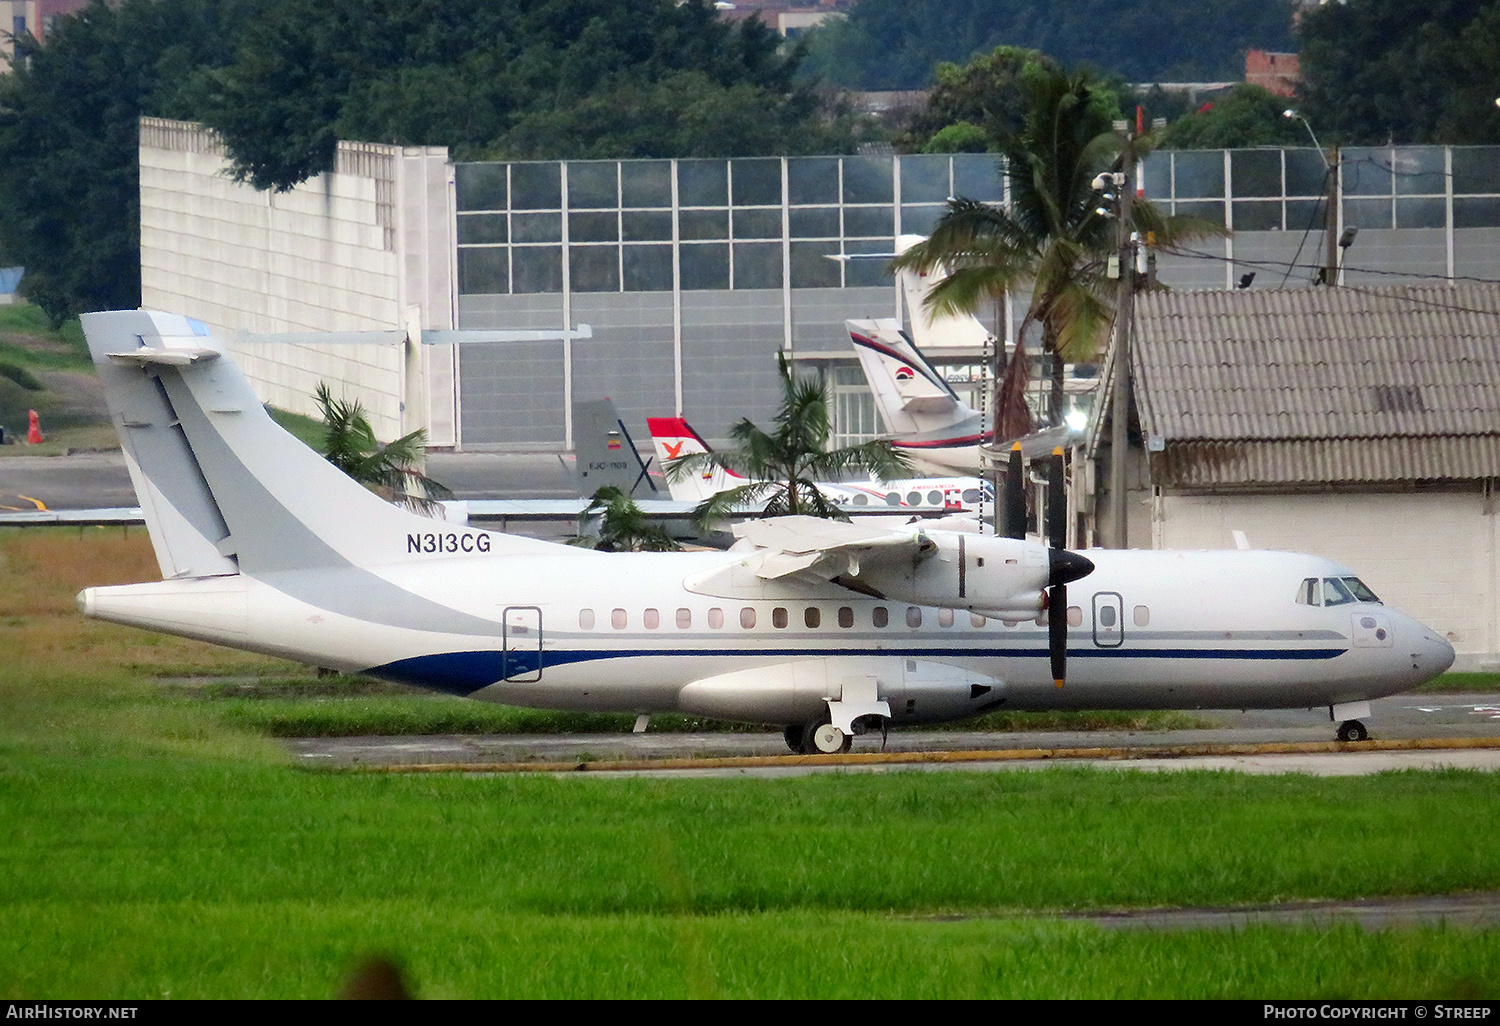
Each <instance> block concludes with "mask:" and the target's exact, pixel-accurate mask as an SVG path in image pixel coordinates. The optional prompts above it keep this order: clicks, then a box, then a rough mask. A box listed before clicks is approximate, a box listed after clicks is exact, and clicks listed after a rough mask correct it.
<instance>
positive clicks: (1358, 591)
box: [1343, 577, 1380, 603]
mask: <svg viewBox="0 0 1500 1026" xmlns="http://www.w3.org/2000/svg"><path fill="white" fill-rule="evenodd" d="M1343 580H1344V586H1345V587H1347V588H1348V589H1349V590H1350V591H1352V592H1353V593H1354V597H1355V598H1356V599H1358V600H1359V601H1361V602H1375V603H1379V602H1380V598H1379V597H1378V596H1377V595H1376V594H1375V593H1374V592H1373V591H1371V590H1370V589H1369V588H1367V587H1366V586H1365V582H1364V581H1361V580H1360V579H1359V578H1358V577H1345V578H1344V579H1343Z"/></svg>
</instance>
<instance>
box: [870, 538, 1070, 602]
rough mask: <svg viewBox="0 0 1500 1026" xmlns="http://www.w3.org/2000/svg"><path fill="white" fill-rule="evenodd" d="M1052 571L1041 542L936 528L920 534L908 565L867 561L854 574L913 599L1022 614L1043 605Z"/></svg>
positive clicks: (895, 596) (895, 594) (880, 588)
mask: <svg viewBox="0 0 1500 1026" xmlns="http://www.w3.org/2000/svg"><path fill="white" fill-rule="evenodd" d="M929 546H930V547H929ZM1051 574H1052V570H1051V562H1050V555H1049V550H1048V549H1047V547H1046V546H1044V545H1042V544H1041V543H1040V542H1034V541H1021V540H1019V539H1015V538H997V537H995V536H994V535H974V534H967V533H959V532H950V531H934V532H931V533H930V534H924V535H923V546H922V549H921V551H920V552H919V554H918V555H917V557H916V558H915V559H914V560H913V561H912V563H911V564H910V565H909V566H904V567H899V568H896V567H891V566H871V567H868V568H867V569H865V570H864V571H863V572H861V573H858V574H854V575H852V576H853V577H854V578H855V579H856V580H858V581H859V582H860V583H861V584H865V585H868V586H869V587H871V588H873V589H875V590H876V591H878V592H880V594H882V595H885V596H886V597H888V598H892V599H897V600H900V601H903V602H910V603H912V604H913V605H919V606H946V607H948V608H950V609H967V610H970V611H972V612H976V613H982V614H984V615H986V616H994V617H1000V618H1013V619H1021V620H1024V619H1031V618H1032V617H1034V616H1036V615H1037V613H1038V612H1040V611H1041V610H1042V608H1043V607H1044V604H1045V601H1046V599H1045V594H1046V588H1047V585H1048V583H1049V581H1050V579H1051Z"/></svg>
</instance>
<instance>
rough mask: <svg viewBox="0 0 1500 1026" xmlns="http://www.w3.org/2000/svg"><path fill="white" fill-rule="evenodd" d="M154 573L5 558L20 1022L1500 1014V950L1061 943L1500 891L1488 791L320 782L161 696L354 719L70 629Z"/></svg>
mask: <svg viewBox="0 0 1500 1026" xmlns="http://www.w3.org/2000/svg"><path fill="white" fill-rule="evenodd" d="M151 576H152V563H151V557H150V554H149V549H143V548H142V544H141V539H140V538H139V532H136V533H135V535H134V536H132V537H130V538H123V537H121V535H120V533H119V532H95V531H87V532H77V531H38V532H34V533H31V534H26V535H24V536H23V535H21V534H20V533H19V532H8V533H0V651H3V652H4V653H5V654H6V659H5V660H4V661H3V662H0V824H3V827H4V829H3V831H0V996H3V997H7V998H46V997H59V998H60V997H97V998H104V997H117V998H150V997H161V996H171V997H325V996H332V995H334V994H336V993H337V992H338V991H339V990H340V988H341V987H342V986H343V985H344V982H345V981H346V979H347V978H348V976H349V974H350V973H351V971H352V970H353V968H354V966H355V965H356V964H357V963H358V962H359V961H360V960H361V959H363V958H364V957H366V956H368V955H370V954H372V953H385V954H387V955H389V956H391V957H392V958H394V959H396V960H397V961H398V962H400V963H401V964H402V965H403V966H404V967H405V970H406V974H407V978H408V981H409V983H410V985H411V986H412V987H413V988H414V989H415V990H416V992H417V993H418V994H419V995H421V996H429V997H845V998H858V997H1095V998H1103V997H1282V998H1290V997H1300V998H1313V997H1350V998H1354V997H1452V998H1478V997H1488V998H1493V997H1494V996H1495V995H1496V984H1495V983H1494V981H1495V979H1496V978H1497V976H1496V972H1495V969H1496V967H1497V966H1500V958H1497V956H1500V931H1494V930H1468V929H1458V928H1446V929H1438V928H1413V929H1397V930H1387V931H1368V932H1367V931H1364V930H1361V929H1359V928H1357V927H1352V926H1346V927H1339V928H1334V929H1315V928H1311V927H1303V928H1282V927H1255V928H1250V929H1245V930H1238V931H1205V930H1194V931H1186V932H1181V933H1172V932H1167V933H1161V932H1143V931H1128V932H1113V931H1109V930H1106V929H1104V928H1102V927H1100V926H1098V925H1095V924H1092V923H1089V922H1080V921H1073V920H1067V919H1064V918H1060V916H1059V913H1064V912H1070V911H1072V912H1078V911H1084V912H1086V911H1099V910H1108V909H1128V908H1157V907H1176V906H1192V905H1212V906H1238V905H1246V904H1262V903H1273V902H1286V901H1297V900H1315V899H1329V898H1352V897H1378V896H1399V895H1412V894H1437V893H1452V892H1461V891H1474V890H1500V846H1496V845H1494V844H1492V843H1491V835H1492V833H1493V827H1494V824H1495V823H1496V822H1500V777H1497V776H1495V775H1492V774H1482V773H1469V772H1454V771H1445V772H1433V773H1421V772H1407V773H1395V774H1385V775H1381V776H1375V777H1364V778H1336V779H1321V778H1310V777H1297V776H1293V777H1283V778H1267V777H1250V776H1239V775H1235V774H1228V773H1163V774H1145V773H1134V772H1128V771H1126V772H1121V771H1117V770H1109V771H1103V772H1100V771H1093V770H1088V769H1071V770H1064V769H1049V770H1046V771H1038V772H1006V773H994V774H989V773H976V774H967V773H937V774H933V773H921V772H893V773H886V774H880V775H865V774H861V775H849V776H818V777H804V778H793V779H774V780H767V779H712V780H643V779H608V778H604V779H601V778H597V777H572V776H563V777H473V776H421V777H400V776H389V775H361V774H338V773H312V772H306V771H302V770H298V769H295V768H292V767H291V766H290V765H289V760H288V757H287V756H286V754H285V751H284V749H283V748H282V746H281V744H280V742H278V741H276V740H275V739H273V738H271V737H268V736H267V733H266V728H265V724H263V723H262V724H254V723H251V722H248V721H245V720H238V721H237V720H236V719H235V718H234V716H232V715H228V714H227V713H226V710H230V709H232V708H233V707H234V703H235V702H242V703H251V702H253V701H255V699H228V698H225V699H222V700H206V699H204V698H202V697H191V696H189V695H186V694H184V693H183V689H182V688H180V687H167V686H164V685H163V683H162V682H163V680H165V679H168V678H174V677H181V676H204V675H208V676H219V677H224V678H233V679H235V680H246V679H249V680H253V681H255V682H256V683H255V684H254V685H253V687H254V689H257V690H258V692H259V693H266V694H276V693H278V689H279V688H282V687H312V688H314V689H316V688H318V687H323V688H325V689H331V690H332V691H335V692H337V691H338V690H339V689H340V688H346V689H347V688H351V687H353V686H352V685H348V684H339V685H330V684H329V683H328V682H327V681H326V680H325V681H322V682H319V681H318V680H317V678H312V679H308V678H306V676H305V675H306V670H305V669H303V668H298V667H293V666H291V665H289V664H285V663H281V662H279V661H276V660H269V659H260V658H258V657H250V656H244V655H241V654H236V653H228V652H223V651H222V650H218V649H213V648H209V647H207V646H201V645H195V644H192V643H189V642H185V641H179V640H176V639H170V638H163V637H160V636H155V635H149V634H145V633H142V632H138V631H130V630H126V629H124V628H115V627H112V626H110V625H107V624H100V623H94V622H90V621H85V620H83V619H82V618H81V617H79V616H78V615H77V614H76V612H74V610H73V608H72V594H73V592H74V591H76V589H77V588H78V587H81V586H83V585H84V584H91V583H109V582H110V581H112V580H132V579H135V580H142V579H149V578H150V577H151ZM299 680H300V681H302V683H300V684H299V683H297V681H299ZM234 686H235V687H237V686H238V685H234ZM355 690H357V688H355ZM224 693H226V694H227V693H229V686H228V685H226V688H225V692H224ZM323 697H324V698H325V699H326V698H328V697H329V696H327V695H325V696H323ZM349 697H357V696H349ZM387 697H392V696H387ZM394 697H399V696H394ZM267 701H283V699H280V698H275V699H267ZM324 704H327V702H325V703H324Z"/></svg>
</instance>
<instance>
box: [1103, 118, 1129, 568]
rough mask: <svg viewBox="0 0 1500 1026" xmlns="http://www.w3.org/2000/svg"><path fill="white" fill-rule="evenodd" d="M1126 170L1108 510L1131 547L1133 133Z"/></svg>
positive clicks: (1119, 536) (1118, 544)
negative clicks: (1127, 496) (1128, 470)
mask: <svg viewBox="0 0 1500 1026" xmlns="http://www.w3.org/2000/svg"><path fill="white" fill-rule="evenodd" d="M1124 165H1125V170H1124V174H1123V175H1122V176H1121V177H1122V178H1123V179H1124V180H1123V181H1122V182H1120V189H1119V199H1118V203H1119V206H1118V208H1117V211H1116V213H1117V215H1118V216H1117V219H1116V223H1115V228H1116V232H1117V236H1116V238H1117V242H1118V245H1119V254H1118V256H1117V257H1116V260H1117V261H1118V266H1119V274H1120V288H1119V299H1117V300H1116V302H1115V330H1114V341H1113V346H1114V377H1113V380H1112V382H1111V389H1110V417H1111V421H1110V436H1109V512H1110V519H1111V520H1112V521H1113V522H1114V543H1115V548H1117V549H1124V548H1129V547H1130V533H1129V530H1128V528H1127V525H1126V522H1125V517H1126V512H1125V511H1126V504H1125V492H1126V489H1127V488H1128V487H1129V485H1128V483H1127V476H1126V464H1127V462H1128V450H1129V445H1130V322H1131V320H1132V319H1133V308H1134V300H1135V245H1134V243H1133V242H1132V240H1131V233H1130V222H1131V207H1132V204H1133V203H1134V201H1135V136H1134V135H1133V134H1130V135H1127V136H1126V137H1125V160H1124Z"/></svg>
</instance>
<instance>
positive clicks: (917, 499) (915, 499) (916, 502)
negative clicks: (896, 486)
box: [906, 492, 922, 506]
mask: <svg viewBox="0 0 1500 1026" xmlns="http://www.w3.org/2000/svg"><path fill="white" fill-rule="evenodd" d="M906 504H907V505H908V506H920V505H922V493H921V492H907V493H906Z"/></svg>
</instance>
